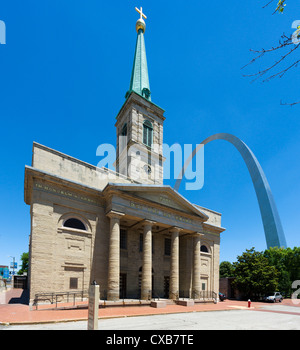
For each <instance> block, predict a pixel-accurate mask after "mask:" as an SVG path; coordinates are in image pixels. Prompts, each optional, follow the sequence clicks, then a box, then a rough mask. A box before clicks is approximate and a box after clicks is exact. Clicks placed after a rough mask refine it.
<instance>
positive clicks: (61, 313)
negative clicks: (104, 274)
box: [0, 289, 300, 324]
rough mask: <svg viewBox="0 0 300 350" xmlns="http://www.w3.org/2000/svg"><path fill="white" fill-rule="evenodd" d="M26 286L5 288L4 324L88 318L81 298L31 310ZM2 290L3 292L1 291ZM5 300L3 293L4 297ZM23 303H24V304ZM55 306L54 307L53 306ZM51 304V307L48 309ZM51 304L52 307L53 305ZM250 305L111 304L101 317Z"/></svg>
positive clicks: (253, 306)
mask: <svg viewBox="0 0 300 350" xmlns="http://www.w3.org/2000/svg"><path fill="white" fill-rule="evenodd" d="M22 292H23V290H22V289H12V290H9V291H7V292H5V304H0V324H30V323H51V322H66V321H82V320H87V318H88V309H87V302H78V303H76V305H78V306H79V308H76V309H74V308H72V303H70V304H69V305H67V304H60V307H66V308H67V307H68V306H69V307H70V308H69V309H55V308H53V306H54V305H51V304H47V305H40V306H39V309H38V310H29V306H28V305H26V304H24V299H22V297H24V296H25V295H24V293H23V295H22ZM1 294H2V293H1ZM0 300H3V295H2V299H0ZM22 303H23V304H22ZM282 304H285V305H293V304H292V303H291V300H284V301H283V303H282ZM265 305H266V303H260V302H253V303H252V304H251V309H252V310H253V309H257V308H260V307H262V306H265ZM298 306H300V305H299V304H298ZM51 307H52V309H51ZM46 308H47V309H46ZM49 308H50V309H49ZM237 309H248V307H247V302H246V301H237V300H225V301H223V302H219V303H217V304H213V303H201V304H197V305H194V306H180V305H175V304H174V305H167V306H166V307H165V308H153V307H150V306H144V305H141V306H107V307H104V308H103V307H100V308H99V314H98V315H99V318H100V319H101V318H115V317H130V316H145V315H157V314H170V313H182V312H205V311H221V310H237ZM299 312H300V307H299Z"/></svg>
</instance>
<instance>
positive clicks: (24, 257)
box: [18, 253, 29, 275]
mask: <svg viewBox="0 0 300 350" xmlns="http://www.w3.org/2000/svg"><path fill="white" fill-rule="evenodd" d="M28 256H29V253H23V254H22V255H21V260H22V267H21V269H20V270H19V271H18V275H23V273H28Z"/></svg>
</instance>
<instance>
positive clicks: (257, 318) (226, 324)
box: [0, 304, 300, 331]
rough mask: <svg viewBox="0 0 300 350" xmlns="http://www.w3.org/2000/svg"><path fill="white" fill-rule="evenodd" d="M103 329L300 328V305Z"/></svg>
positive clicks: (78, 325)
mask: <svg viewBox="0 0 300 350" xmlns="http://www.w3.org/2000/svg"><path fill="white" fill-rule="evenodd" d="M98 325H99V330H100V331H101V330H103V331H105V330H192V331H194V330H300V312H299V307H296V306H295V307H293V306H286V305H279V304H278V305H268V304H266V306H264V307H263V308H261V309H259V310H257V309H253V310H247V309H245V310H234V309H233V310H231V311H208V312H192V313H178V314H168V315H151V316H139V317H122V318H111V319H99V324H98ZM85 329H87V322H86V321H77V322H62V323H60V322H59V323H46V324H34V325H10V326H4V325H1V326H0V330H85Z"/></svg>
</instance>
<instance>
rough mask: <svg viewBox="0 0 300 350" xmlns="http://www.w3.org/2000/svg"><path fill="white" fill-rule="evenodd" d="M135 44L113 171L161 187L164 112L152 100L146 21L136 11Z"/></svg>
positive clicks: (120, 115)
mask: <svg viewBox="0 0 300 350" xmlns="http://www.w3.org/2000/svg"><path fill="white" fill-rule="evenodd" d="M136 11H137V12H139V14H140V18H139V19H138V20H137V22H136V31H137V41H136V47H135V54H134V60H133V68H132V73H131V80H130V86H129V90H128V91H127V93H126V95H125V98H126V101H125V103H124V104H123V106H122V108H121V110H120V112H119V113H118V115H117V117H116V119H117V122H116V124H115V126H116V129H117V159H116V171H117V172H118V173H120V174H123V175H125V176H128V177H130V178H131V179H132V180H134V181H136V182H138V183H146V184H163V161H164V157H163V122H164V120H165V117H164V116H163V114H164V110H163V109H162V108H160V107H158V106H157V105H156V104H154V103H153V102H152V100H151V91H150V83H149V75H148V65H147V57H146V46H145V39H144V33H145V30H146V24H145V21H144V19H143V18H145V19H146V18H147V17H146V16H145V14H144V13H143V10H142V8H141V9H137V8H136Z"/></svg>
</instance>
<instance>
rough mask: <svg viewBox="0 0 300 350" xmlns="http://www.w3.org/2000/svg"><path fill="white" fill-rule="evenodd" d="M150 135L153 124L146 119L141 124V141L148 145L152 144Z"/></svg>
mask: <svg viewBox="0 0 300 350" xmlns="http://www.w3.org/2000/svg"><path fill="white" fill-rule="evenodd" d="M152 135H153V126H152V124H151V123H150V122H149V120H146V121H145V122H144V124H143V143H144V144H145V145H146V146H148V147H151V146H152V139H153V137H152Z"/></svg>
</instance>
